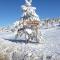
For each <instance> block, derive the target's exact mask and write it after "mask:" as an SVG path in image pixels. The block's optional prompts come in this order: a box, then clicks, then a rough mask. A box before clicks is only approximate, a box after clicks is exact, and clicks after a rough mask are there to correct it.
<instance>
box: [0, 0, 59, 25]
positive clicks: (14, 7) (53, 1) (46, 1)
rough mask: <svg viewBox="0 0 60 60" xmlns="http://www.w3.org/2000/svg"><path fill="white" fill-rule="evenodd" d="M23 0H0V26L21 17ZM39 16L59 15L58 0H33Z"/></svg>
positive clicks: (51, 16) (50, 16)
mask: <svg viewBox="0 0 60 60" xmlns="http://www.w3.org/2000/svg"><path fill="white" fill-rule="evenodd" d="M24 3H25V0H0V26H2V25H9V24H11V23H13V22H14V21H16V20H18V19H19V18H20V17H21V14H22V10H21V5H23V4H24ZM32 6H35V7H36V8H37V10H36V13H37V14H38V15H39V17H40V18H53V17H58V16H60V0H33V2H32Z"/></svg>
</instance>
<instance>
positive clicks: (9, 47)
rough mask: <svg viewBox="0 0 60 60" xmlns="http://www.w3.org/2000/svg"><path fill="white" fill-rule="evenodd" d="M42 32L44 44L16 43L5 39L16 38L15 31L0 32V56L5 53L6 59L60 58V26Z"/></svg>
mask: <svg viewBox="0 0 60 60" xmlns="http://www.w3.org/2000/svg"><path fill="white" fill-rule="evenodd" d="M41 32H42V36H43V38H44V44H37V43H27V44H25V43H20V42H19V43H15V42H11V41H8V40H4V39H3V38H11V39H14V35H13V33H6V32H4V33H0V56H2V55H1V54H3V55H4V57H5V58H6V60H10V59H11V60H22V59H25V60H35V59H36V60H40V59H42V58H43V59H44V60H45V58H46V59H52V60H53V59H56V60H60V36H59V35H60V28H52V29H43V30H41ZM12 56H13V57H12ZM1 59H3V57H2V58H1Z"/></svg>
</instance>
